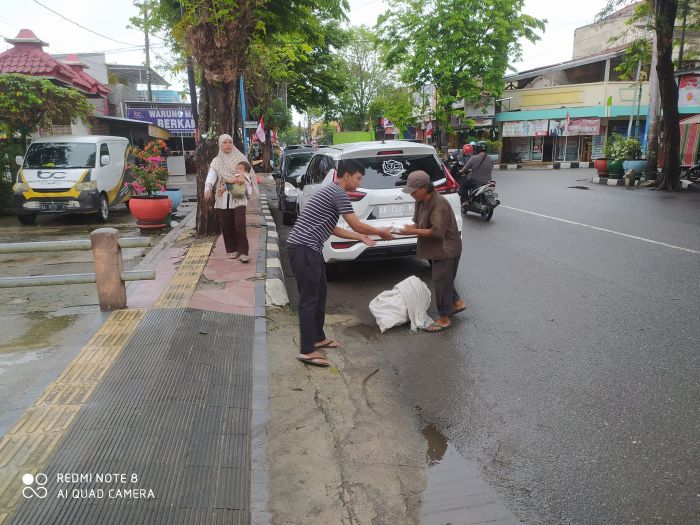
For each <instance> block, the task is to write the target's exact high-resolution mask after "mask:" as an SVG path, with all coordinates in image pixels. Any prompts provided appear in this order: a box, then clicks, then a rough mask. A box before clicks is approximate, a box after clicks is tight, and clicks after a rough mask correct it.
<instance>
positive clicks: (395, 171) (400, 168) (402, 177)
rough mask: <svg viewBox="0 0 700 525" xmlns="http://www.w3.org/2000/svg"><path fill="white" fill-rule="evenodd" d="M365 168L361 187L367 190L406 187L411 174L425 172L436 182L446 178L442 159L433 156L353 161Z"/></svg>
mask: <svg viewBox="0 0 700 525" xmlns="http://www.w3.org/2000/svg"><path fill="white" fill-rule="evenodd" d="M352 160H355V161H358V162H359V163H360V164H362V166H364V168H365V176H364V177H363V179H362V184H361V187H362V188H364V189H367V190H384V189H390V188H397V187H401V186H405V185H406V180H407V179H408V175H409V173H411V172H413V171H417V170H423V171H425V172H426V173H427V174H428V175H430V180H431V181H433V182H435V181H438V180H440V179H444V178H445V171H444V169H443V167H442V162H440V159H439V158H438V157H437V156H436V155H433V154H427V155H426V154H422V155H381V156H374V157H366V158H358V159H352Z"/></svg>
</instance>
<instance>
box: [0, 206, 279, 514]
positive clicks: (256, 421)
mask: <svg viewBox="0 0 700 525" xmlns="http://www.w3.org/2000/svg"><path fill="white" fill-rule="evenodd" d="M247 221H248V227H247V233H248V241H249V243H250V254H251V256H252V260H251V262H250V263H249V264H243V263H241V262H240V261H237V260H235V261H232V260H230V259H228V258H227V257H226V253H225V249H224V247H223V241H222V239H221V237H220V236H219V237H218V238H217V239H215V238H213V237H205V238H197V237H194V235H193V227H194V214H192V215H191V216H190V217H189V218H188V220H187V223H186V224H185V225H184V226H183V227H181V228H180V229H178V230H174V231H172V232H171V233H170V234H169V235H168V236H166V238H165V239H164V240H163V242H161V244H160V245H159V246H158V247H156V248H155V249H154V250H153V251H152V252H151V253H150V254H149V256H148V257H146V259H145V260H144V261H143V263H142V264H143V265H145V266H148V267H150V268H155V269H156V275H157V278H156V280H155V281H143V282H139V283H134V284H132V285H130V286H129V288H128V290H127V293H128V305H129V308H128V309H127V310H121V311H117V312H114V313H112V314H111V315H110V317H109V318H108V319H107V321H106V322H105V323H104V324H103V325H102V327H101V328H100V329H99V331H98V332H97V333H96V334H95V335H94V336H93V337H92V338H91V339H90V341H89V342H88V343H87V344H86V345H85V346H84V347H83V348H82V350H81V351H80V352H79V354H78V355H77V357H76V358H75V359H74V360H73V361H72V362H71V363H70V364H69V365H68V366H67V367H66V369H65V370H64V371H63V372H62V373H61V374H60V376H59V377H58V378H57V379H56V380H55V381H54V382H53V383H52V384H51V385H49V387H48V388H47V389H46V390H45V391H44V393H43V394H42V395H41V396H40V397H39V398H38V399H37V401H36V402H35V403H34V405H33V406H31V407H30V408H29V409H28V410H27V411H26V412H25V413H24V414H23V415H22V416H21V417H20V418H19V420H18V421H17V422H16V424H15V425H14V426H13V427H12V428H11V429H10V430H9V431H8V432H7V434H5V435H4V436H2V437H1V438H0V525H4V524H7V523H13V524H14V523H16V524H43V523H46V524H49V523H50V524H54V523H71V524H73V523H100V524H103V523H120V524H121V523H123V524H137V523H139V524H140V523H164V524H165V523H167V524H170V523H183V524H185V523H186V524H190V523H202V524H205V523H206V524H210V523H241V524H243V523H250V522H251V521H253V522H255V523H265V522H267V521H269V520H268V517H267V511H266V506H267V464H266V458H265V439H266V438H265V425H266V423H267V361H266V359H267V358H266V353H265V352H266V350H265V331H266V320H265V272H266V248H267V247H268V245H267V241H268V234H267V230H268V228H270V226H269V225H268V224H266V221H265V219H264V217H263V213H262V210H261V205H260V198H259V196H258V195H256V196H255V197H254V199H253V201H252V202H251V205H250V206H249V209H248V215H247ZM255 255H257V258H256V257H255Z"/></svg>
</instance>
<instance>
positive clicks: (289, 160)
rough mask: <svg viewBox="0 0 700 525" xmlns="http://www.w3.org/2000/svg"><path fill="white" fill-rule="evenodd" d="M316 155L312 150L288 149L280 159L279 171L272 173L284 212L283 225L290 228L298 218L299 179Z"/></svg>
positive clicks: (278, 198) (280, 206)
mask: <svg viewBox="0 0 700 525" xmlns="http://www.w3.org/2000/svg"><path fill="white" fill-rule="evenodd" d="M313 155H314V150H312V149H310V148H304V147H302V148H298V149H286V150H285V152H284V155H282V158H281V159H280V163H279V169H278V170H277V171H274V172H273V173H272V176H273V177H274V178H275V186H276V190H277V202H278V206H279V209H280V211H281V212H282V224H284V225H286V226H289V225H291V224H293V223H294V221H295V220H296V216H297V191H298V185H297V179H298V178H299V177H301V176H302V175H304V173H306V167H307V166H308V165H309V162H310V161H311V157H313Z"/></svg>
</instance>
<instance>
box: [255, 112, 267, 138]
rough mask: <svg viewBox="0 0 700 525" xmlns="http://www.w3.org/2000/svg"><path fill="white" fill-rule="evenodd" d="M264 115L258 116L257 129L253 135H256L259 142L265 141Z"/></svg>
mask: <svg viewBox="0 0 700 525" xmlns="http://www.w3.org/2000/svg"><path fill="white" fill-rule="evenodd" d="M264 118H265V117H260V122H258V129H256V130H255V136H256V137H258V140H259V141H260V142H265V121H264Z"/></svg>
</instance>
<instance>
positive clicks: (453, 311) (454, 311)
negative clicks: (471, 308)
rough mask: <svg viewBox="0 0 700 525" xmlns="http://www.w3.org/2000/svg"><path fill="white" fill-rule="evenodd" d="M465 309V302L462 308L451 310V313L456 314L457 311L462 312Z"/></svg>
mask: <svg viewBox="0 0 700 525" xmlns="http://www.w3.org/2000/svg"><path fill="white" fill-rule="evenodd" d="M466 309H467V305H466V304H465V305H464V306H463V307H462V308H457V309H456V310H452V315H454V314H458V313H459V312H463V311H464V310H466Z"/></svg>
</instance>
